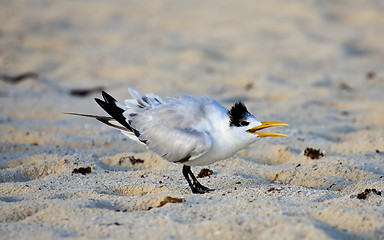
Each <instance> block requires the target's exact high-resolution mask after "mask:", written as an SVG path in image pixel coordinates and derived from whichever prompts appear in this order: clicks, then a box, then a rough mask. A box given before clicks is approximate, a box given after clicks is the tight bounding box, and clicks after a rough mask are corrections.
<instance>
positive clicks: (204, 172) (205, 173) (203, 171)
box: [197, 168, 213, 178]
mask: <svg viewBox="0 0 384 240" xmlns="http://www.w3.org/2000/svg"><path fill="white" fill-rule="evenodd" d="M212 173H213V171H212V170H211V169H208V168H203V169H201V170H200V172H199V174H198V175H197V178H203V177H208V176H210V175H212Z"/></svg>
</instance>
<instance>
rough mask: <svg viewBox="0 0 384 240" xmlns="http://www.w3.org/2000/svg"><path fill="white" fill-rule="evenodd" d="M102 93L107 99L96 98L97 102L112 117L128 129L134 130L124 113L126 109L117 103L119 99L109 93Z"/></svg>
mask: <svg viewBox="0 0 384 240" xmlns="http://www.w3.org/2000/svg"><path fill="white" fill-rule="evenodd" d="M102 95H103V98H104V100H105V101H103V100H101V99H99V98H95V101H96V102H97V104H99V105H100V107H102V108H103V109H104V110H105V111H106V112H107V113H108V114H109V115H110V116H111V117H113V118H114V119H115V120H116V121H118V122H119V123H120V124H121V125H123V126H124V127H126V128H127V129H128V130H130V131H132V127H131V126H130V125H129V124H128V123H127V122H126V119H125V117H124V115H123V113H124V111H125V110H124V109H121V108H120V107H118V106H117V105H116V103H117V101H116V99H114V98H113V97H112V96H111V95H109V94H108V93H106V92H104V91H102Z"/></svg>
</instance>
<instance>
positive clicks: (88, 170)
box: [72, 167, 92, 175]
mask: <svg viewBox="0 0 384 240" xmlns="http://www.w3.org/2000/svg"><path fill="white" fill-rule="evenodd" d="M91 171H92V169H91V167H86V168H83V167H80V168H75V169H73V171H72V174H78V173H80V174H83V175H86V174H89V173H91Z"/></svg>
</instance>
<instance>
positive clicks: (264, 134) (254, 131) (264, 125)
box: [247, 122, 288, 137]
mask: <svg viewBox="0 0 384 240" xmlns="http://www.w3.org/2000/svg"><path fill="white" fill-rule="evenodd" d="M274 126H288V124H286V123H282V122H262V123H261V125H260V126H257V127H254V128H250V129H248V130H247V132H248V133H252V134H257V136H258V137H287V135H285V134H280V133H268V132H257V131H259V130H261V129H264V128H269V127H274Z"/></svg>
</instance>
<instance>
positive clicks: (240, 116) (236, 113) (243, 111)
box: [228, 101, 249, 127]
mask: <svg viewBox="0 0 384 240" xmlns="http://www.w3.org/2000/svg"><path fill="white" fill-rule="evenodd" d="M248 114H249V112H248V110H247V108H246V107H245V105H244V104H243V103H242V102H241V101H239V102H237V103H235V104H234V105H233V106H232V107H231V109H230V110H229V111H228V115H229V126H231V127H232V126H236V127H240V126H241V122H242V121H243V120H244V119H246V118H247V115H248Z"/></svg>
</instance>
